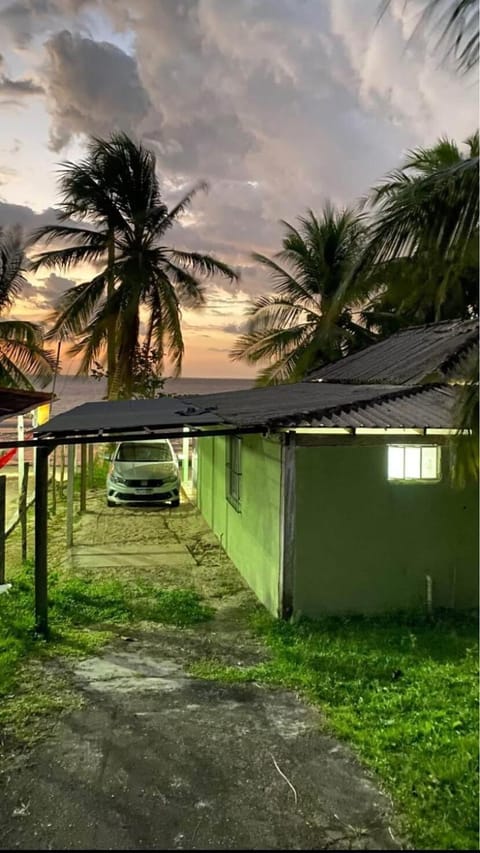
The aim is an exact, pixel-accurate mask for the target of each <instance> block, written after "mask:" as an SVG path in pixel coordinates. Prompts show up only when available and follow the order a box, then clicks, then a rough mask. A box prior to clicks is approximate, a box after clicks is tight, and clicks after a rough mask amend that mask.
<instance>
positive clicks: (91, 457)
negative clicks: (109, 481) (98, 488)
mask: <svg viewBox="0 0 480 853" xmlns="http://www.w3.org/2000/svg"><path fill="white" fill-rule="evenodd" d="M94 451H95V447H94V446H93V444H89V445H88V485H89V486H90V488H91V489H93V487H94V485H95V453H94Z"/></svg>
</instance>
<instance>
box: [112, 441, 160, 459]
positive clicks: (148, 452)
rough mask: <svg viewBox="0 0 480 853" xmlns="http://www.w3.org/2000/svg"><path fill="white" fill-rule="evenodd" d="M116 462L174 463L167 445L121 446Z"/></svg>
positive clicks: (133, 443) (134, 444) (133, 444)
mask: <svg viewBox="0 0 480 853" xmlns="http://www.w3.org/2000/svg"><path fill="white" fill-rule="evenodd" d="M116 462H172V453H171V451H170V447H169V445H168V444H167V443H162V444H140V443H139V444H137V443H136V442H132V443H131V444H128V443H127V444H121V445H120V447H119V448H118V453H117V456H116Z"/></svg>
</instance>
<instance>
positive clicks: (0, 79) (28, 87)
mask: <svg viewBox="0 0 480 853" xmlns="http://www.w3.org/2000/svg"><path fill="white" fill-rule="evenodd" d="M44 92H45V89H44V88H43V86H40V85H39V84H38V83H34V81H33V80H32V79H31V78H26V77H25V78H23V79H18V80H13V79H12V78H11V77H6V75H5V74H0V96H1V95H8V96H10V95H16V96H17V97H22V96H24V95H43V94H44Z"/></svg>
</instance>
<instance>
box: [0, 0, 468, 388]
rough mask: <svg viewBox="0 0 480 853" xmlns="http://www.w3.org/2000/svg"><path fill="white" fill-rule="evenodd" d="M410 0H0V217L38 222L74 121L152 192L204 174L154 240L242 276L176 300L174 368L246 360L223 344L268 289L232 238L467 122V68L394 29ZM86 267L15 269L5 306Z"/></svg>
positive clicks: (275, 238)
mask: <svg viewBox="0 0 480 853" xmlns="http://www.w3.org/2000/svg"><path fill="white" fill-rule="evenodd" d="M422 5H423V3H422V2H421V0H418V2H414V0H411V2H409V3H405V0H394V2H392V3H391V5H390V7H389V8H388V10H387V11H386V13H385V14H384V16H383V17H382V19H381V20H380V21H378V16H379V9H380V6H381V4H380V2H379V0H0V54H1V56H0V104H1V122H0V225H7V224H14V223H20V224H21V225H23V226H24V228H25V229H26V230H27V231H28V230H29V229H30V228H32V227H35V226H37V225H39V224H44V223H47V222H52V221H54V218H55V212H54V208H55V199H56V188H55V170H56V167H57V164H58V163H59V162H60V161H62V160H67V159H68V160H74V159H75V158H77V157H80V156H81V155H82V150H83V144H84V140H85V135H86V134H90V133H93V134H96V135H108V134H110V133H111V132H112V130H114V129H115V128H121V129H123V130H126V131H127V132H130V133H132V134H137V135H138V136H139V137H141V138H142V139H143V140H144V141H145V143H146V144H148V145H149V146H150V147H151V148H152V149H154V150H155V152H156V155H157V160H158V168H159V175H160V176H161V179H162V183H163V187H164V191H165V196H166V199H167V201H169V202H170V201H171V202H173V201H174V200H175V199H176V198H178V195H179V193H180V192H182V191H185V189H186V188H188V187H190V186H191V185H192V184H193V183H195V182H196V181H197V180H198V179H205V180H207V181H208V182H209V184H210V192H209V194H208V195H206V196H198V197H197V198H196V200H195V203H194V206H193V208H192V211H191V214H189V215H188V217H186V218H185V220H184V222H183V225H182V226H181V227H178V228H177V229H176V230H175V231H172V232H170V234H169V239H170V242H171V243H172V244H173V245H176V246H178V247H184V248H190V249H196V250H199V251H206V252H210V253H213V254H216V255H217V256H218V257H220V258H221V259H222V260H224V261H227V262H228V263H230V264H232V265H233V266H235V267H237V268H238V269H239V271H240V273H241V276H242V277H241V281H240V283H239V285H238V286H236V287H229V286H225V285H224V284H215V283H212V284H211V285H210V293H211V297H210V300H209V303H208V306H207V308H206V309H205V310H204V311H203V312H202V313H198V312H197V313H195V314H194V313H192V312H185V314H184V323H183V327H184V334H185V340H186V357H185V361H184V370H183V373H184V375H185V376H212V377H226V376H232V377H242V376H249V375H252V373H253V372H254V371H252V370H251V369H250V368H248V367H247V366H245V365H243V364H238V363H232V362H231V361H230V360H229V358H228V351H229V350H230V348H231V346H232V344H233V342H234V340H235V337H236V336H237V334H238V332H239V330H241V326H242V318H243V313H244V310H245V307H246V305H247V304H248V300H249V298H250V297H251V296H252V295H256V294H258V293H261V292H265V291H268V290H269V289H270V283H269V281H268V280H266V279H265V275H264V273H263V272H262V270H259V269H258V267H256V266H255V264H254V263H253V261H252V260H251V258H250V253H251V252H252V251H254V250H255V251H261V252H264V253H266V254H269V253H273V252H274V251H276V250H277V249H278V248H279V243H280V237H281V233H282V231H281V226H280V225H279V220H280V219H287V220H289V221H293V220H294V219H295V217H296V216H297V215H299V214H302V213H304V212H305V210H306V209H307V208H309V207H311V208H313V209H314V210H318V209H320V208H321V206H322V204H323V202H324V201H325V200H326V199H331V200H332V201H333V202H335V203H336V204H339V205H345V204H350V203H352V202H353V201H354V200H355V199H357V198H358V197H360V196H362V195H364V194H365V193H366V192H367V191H368V188H369V187H370V186H371V184H372V183H373V182H375V181H377V180H378V179H380V178H381V177H382V176H383V175H384V174H385V173H386V172H387V171H389V170H391V169H393V168H395V167H396V166H398V165H399V164H400V162H401V160H402V157H403V155H404V153H405V151H406V150H407V149H409V148H412V147H414V146H417V145H428V144H431V143H433V142H434V141H435V140H436V139H437V138H438V137H439V136H440V135H448V136H451V137H454V138H455V139H457V140H458V141H461V140H463V139H465V137H467V136H468V135H469V134H471V133H472V132H473V130H474V129H475V127H476V126H477V124H478V113H477V100H478V92H477V87H476V80H475V75H474V77H465V76H461V75H458V74H457V73H455V72H454V71H453V70H451V69H450V70H449V69H448V68H447V67H444V66H442V65H441V62H440V59H441V57H440V55H439V53H438V51H437V52H436V51H435V50H434V48H435V39H434V38H430V39H429V40H428V42H427V43H426V41H425V37H424V36H420V35H415V36H414V37H413V38H412V37H411V36H412V32H413V30H414V28H415V24H416V22H417V21H418V9H419V7H421V6H422ZM86 275H88V270H83V271H81V270H77V271H75V272H74V273H73V274H71V275H70V274H69V278H65V277H64V276H62V274H61V273H60V272H59V273H58V275H56V274H53V273H52V274H50V275H47V274H40V275H39V276H37V278H36V279H31V282H30V286H29V288H28V290H27V291H26V292H25V295H24V299H23V300H22V302H21V303H18V304H17V306H16V309H15V313H16V315H18V316H24V317H29V318H32V319H39V318H40V317H42V316H44V315H45V313H46V312H47V309H48V308H49V307H50V306H51V304H52V301H53V300H54V299H55V297H56V296H58V295H59V294H60V293H61V292H62V289H64V288H66V287H68V286H71V283H72V282H73V281H82V280H85V276H86ZM64 369H65V365H64Z"/></svg>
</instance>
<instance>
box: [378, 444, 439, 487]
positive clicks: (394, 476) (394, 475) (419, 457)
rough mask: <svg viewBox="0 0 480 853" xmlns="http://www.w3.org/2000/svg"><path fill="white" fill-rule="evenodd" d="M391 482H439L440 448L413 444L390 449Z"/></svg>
mask: <svg viewBox="0 0 480 853" xmlns="http://www.w3.org/2000/svg"><path fill="white" fill-rule="evenodd" d="M388 479H389V480H439V479H440V448H439V447H432V446H426V445H425V446H423V445H422V446H418V445H412V444H404V445H394V446H391V447H389V448H388Z"/></svg>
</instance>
